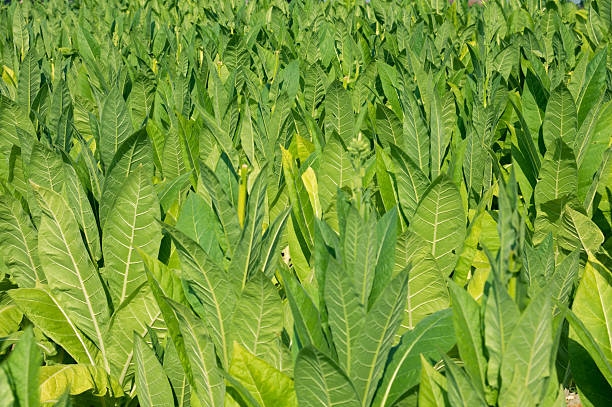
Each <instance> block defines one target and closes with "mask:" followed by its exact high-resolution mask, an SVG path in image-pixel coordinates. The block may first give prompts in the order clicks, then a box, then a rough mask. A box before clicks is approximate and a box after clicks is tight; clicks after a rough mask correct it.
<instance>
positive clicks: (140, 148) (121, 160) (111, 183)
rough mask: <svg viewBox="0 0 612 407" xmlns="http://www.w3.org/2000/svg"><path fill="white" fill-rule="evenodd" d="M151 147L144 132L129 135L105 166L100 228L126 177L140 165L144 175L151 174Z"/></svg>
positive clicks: (102, 226) (102, 227)
mask: <svg viewBox="0 0 612 407" xmlns="http://www.w3.org/2000/svg"><path fill="white" fill-rule="evenodd" d="M152 155H153V153H152V147H151V143H150V142H149V138H148V136H147V133H146V131H145V130H141V131H138V132H136V133H134V134H133V135H131V136H130V137H129V138H128V139H127V140H126V141H125V142H124V143H123V144H122V145H121V146H120V147H119V150H118V151H117V153H116V154H115V156H114V157H113V161H112V162H111V163H110V164H109V165H107V166H106V174H105V177H104V185H103V187H102V199H101V201H100V211H99V214H100V217H99V219H100V227H101V229H102V230H104V224H105V223H106V220H107V219H108V216H109V212H110V211H111V209H112V208H113V206H114V205H115V199H117V195H119V192H120V191H121V187H122V186H123V183H124V182H125V180H126V179H127V178H128V176H129V175H130V174H131V173H132V172H133V171H134V170H136V168H138V166H139V165H141V164H142V167H143V170H142V171H143V173H144V174H152V173H153V159H152Z"/></svg>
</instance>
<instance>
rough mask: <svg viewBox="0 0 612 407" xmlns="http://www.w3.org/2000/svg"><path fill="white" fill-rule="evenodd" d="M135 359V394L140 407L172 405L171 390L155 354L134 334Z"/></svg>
mask: <svg viewBox="0 0 612 407" xmlns="http://www.w3.org/2000/svg"><path fill="white" fill-rule="evenodd" d="M134 355H135V356H134V357H135V359H136V394H137V395H138V402H139V403H140V405H141V406H146V407H153V406H170V405H173V404H174V397H173V396H172V389H171V388H170V383H169V382H168V378H167V377H166V374H165V373H164V370H163V368H162V366H161V364H160V363H159V360H157V357H156V356H155V353H154V352H153V350H152V349H151V348H149V346H148V345H147V344H146V343H145V342H144V340H143V339H142V338H141V337H140V336H139V335H138V334H134Z"/></svg>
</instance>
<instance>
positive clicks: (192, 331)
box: [169, 300, 225, 407]
mask: <svg viewBox="0 0 612 407" xmlns="http://www.w3.org/2000/svg"><path fill="white" fill-rule="evenodd" d="M169 302H170V303H171V304H172V307H173V308H174V311H175V312H176V316H177V318H178V321H179V327H180V333H181V335H182V336H183V338H184V340H185V350H186V352H187V357H188V358H189V363H190V365H191V372H192V374H193V379H194V383H195V386H194V390H195V393H196V394H197V396H198V399H199V401H200V403H201V404H202V405H203V406H209V407H216V406H218V405H220V404H222V403H223V395H224V394H225V382H224V381H223V376H222V373H221V370H220V368H219V367H218V366H217V358H216V356H215V346H214V345H213V342H212V341H211V340H210V337H209V336H208V334H207V329H206V326H205V325H204V322H203V321H202V320H200V319H198V318H197V317H196V316H195V315H194V314H193V313H192V312H191V311H190V310H188V309H187V308H186V307H184V306H181V305H180V304H178V303H175V302H172V301H171V300H170V301H169Z"/></svg>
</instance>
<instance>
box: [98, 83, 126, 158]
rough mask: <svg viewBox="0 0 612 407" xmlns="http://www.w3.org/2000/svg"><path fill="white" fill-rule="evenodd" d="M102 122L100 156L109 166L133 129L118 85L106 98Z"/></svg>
mask: <svg viewBox="0 0 612 407" xmlns="http://www.w3.org/2000/svg"><path fill="white" fill-rule="evenodd" d="M100 123H101V124H100V147H99V148H100V157H101V158H102V162H103V163H104V165H105V166H106V167H107V168H108V166H109V165H110V164H111V161H113V157H114V156H115V153H116V152H117V151H118V150H119V147H120V146H121V144H123V142H124V141H125V140H127V139H128V137H129V136H130V135H131V134H132V130H133V129H132V121H131V120H130V115H129V112H128V108H127V105H126V104H125V100H123V95H122V94H121V91H120V90H119V89H118V88H117V87H113V88H112V89H111V91H110V92H109V94H108V95H107V96H106V98H105V99H104V106H103V107H102V115H101V119H100Z"/></svg>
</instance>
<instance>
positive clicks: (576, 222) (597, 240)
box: [559, 206, 604, 255]
mask: <svg viewBox="0 0 612 407" xmlns="http://www.w3.org/2000/svg"><path fill="white" fill-rule="evenodd" d="M561 224H562V229H561V230H560V231H559V244H560V245H561V247H563V248H564V249H566V250H569V251H573V250H575V249H581V250H584V251H585V252H586V253H587V254H589V255H594V254H595V253H596V252H597V251H598V250H599V247H600V246H601V244H602V243H603V242H604V236H603V234H602V233H601V230H599V228H598V227H597V225H596V224H595V223H594V222H593V221H592V220H591V219H589V218H588V217H587V216H586V215H583V214H582V213H580V212H578V211H575V210H573V209H572V208H570V207H569V206H566V207H565V210H564V211H563V216H562V218H561Z"/></svg>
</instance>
